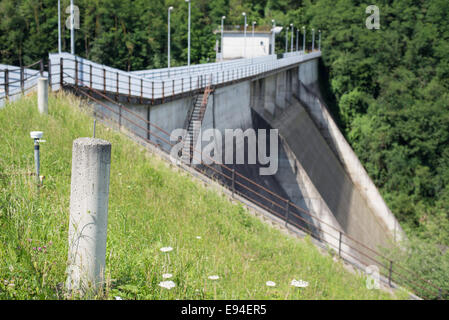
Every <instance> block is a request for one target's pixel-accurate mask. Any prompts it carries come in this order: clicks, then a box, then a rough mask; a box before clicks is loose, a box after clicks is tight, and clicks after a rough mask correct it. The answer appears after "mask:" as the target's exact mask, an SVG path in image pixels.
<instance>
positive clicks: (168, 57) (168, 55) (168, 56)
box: [167, 7, 173, 76]
mask: <svg viewBox="0 0 449 320" xmlns="http://www.w3.org/2000/svg"><path fill="white" fill-rule="evenodd" d="M172 10H173V7H169V8H168V47H167V48H168V53H167V60H168V61H167V65H168V76H170V32H171V30H170V12H171V11H172Z"/></svg>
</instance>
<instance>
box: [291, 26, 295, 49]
mask: <svg viewBox="0 0 449 320" xmlns="http://www.w3.org/2000/svg"><path fill="white" fill-rule="evenodd" d="M290 27H292V41H291V46H290V52H293V36H294V35H295V27H294V26H293V23H291V24H290Z"/></svg>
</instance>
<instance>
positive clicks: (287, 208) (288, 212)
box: [285, 199, 290, 227]
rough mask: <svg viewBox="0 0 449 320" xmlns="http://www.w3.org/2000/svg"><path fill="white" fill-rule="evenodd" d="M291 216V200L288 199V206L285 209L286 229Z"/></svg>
mask: <svg viewBox="0 0 449 320" xmlns="http://www.w3.org/2000/svg"><path fill="white" fill-rule="evenodd" d="M289 214H290V200H289V199H287V206H286V208H285V227H287V224H288V216H289Z"/></svg>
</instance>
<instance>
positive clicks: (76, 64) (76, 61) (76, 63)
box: [75, 59, 78, 88]
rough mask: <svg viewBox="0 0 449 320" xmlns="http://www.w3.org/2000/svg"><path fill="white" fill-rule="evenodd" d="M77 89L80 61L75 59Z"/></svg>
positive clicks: (76, 85)
mask: <svg viewBox="0 0 449 320" xmlns="http://www.w3.org/2000/svg"><path fill="white" fill-rule="evenodd" d="M75 87H76V88H78V60H76V59H75Z"/></svg>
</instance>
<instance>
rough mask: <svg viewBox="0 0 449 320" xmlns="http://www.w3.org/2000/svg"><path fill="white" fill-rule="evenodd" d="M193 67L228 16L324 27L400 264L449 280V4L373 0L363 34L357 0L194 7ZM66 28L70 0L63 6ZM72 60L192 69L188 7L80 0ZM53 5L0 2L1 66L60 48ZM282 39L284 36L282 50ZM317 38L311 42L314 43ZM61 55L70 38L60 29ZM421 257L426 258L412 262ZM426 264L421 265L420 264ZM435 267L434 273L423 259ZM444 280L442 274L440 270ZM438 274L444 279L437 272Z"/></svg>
mask: <svg viewBox="0 0 449 320" xmlns="http://www.w3.org/2000/svg"><path fill="white" fill-rule="evenodd" d="M191 1H192V63H205V62H208V61H214V60H215V54H216V53H215V46H216V41H217V39H218V36H217V35H216V34H214V30H218V28H219V25H220V21H221V17H222V16H223V15H224V16H226V21H225V24H226V25H243V17H242V12H246V13H247V16H248V21H256V22H257V25H258V26H269V25H271V21H272V19H274V20H275V21H276V24H277V25H279V26H287V25H289V24H290V23H293V24H294V25H295V26H296V27H302V26H303V25H304V26H307V30H309V32H308V37H310V30H311V28H315V29H316V30H318V29H320V30H321V31H322V45H321V47H322V52H323V58H322V62H321V65H320V76H321V86H322V91H323V92H324V97H325V100H326V102H327V104H328V106H329V108H330V110H331V112H332V114H333V116H334V117H335V119H336V120H337V122H338V124H339V126H340V128H341V130H342V131H343V133H344V134H345V136H346V138H347V139H348V141H349V142H350V144H351V146H352V147H353V149H354V150H355V152H356V153H357V155H358V156H359V158H360V160H361V161H362V163H363V164H364V166H365V168H366V169H367V171H368V173H369V175H370V176H371V178H372V179H373V181H374V182H375V184H376V185H377V187H378V188H379V190H380V192H381V194H382V196H383V197H384V199H385V200H386V202H387V204H388V205H389V207H390V209H391V211H392V212H393V213H394V214H395V215H396V217H397V218H398V219H399V220H400V222H401V225H402V227H403V228H404V229H405V230H406V232H407V235H408V236H409V240H410V243H409V246H410V249H413V250H417V251H412V252H418V254H416V253H411V254H410V253H409V251H407V252H406V253H403V252H402V253H395V254H398V255H399V254H402V255H403V259H404V260H405V261H406V262H407V263H409V265H411V266H413V267H414V268H415V269H416V270H420V272H421V273H422V274H423V275H428V276H429V277H432V278H433V279H434V280H436V281H437V282H439V283H440V284H443V283H445V284H446V285H447V283H448V280H447V279H448V278H449V275H448V273H449V271H448V269H449V250H448V248H449V216H448V212H449V19H448V16H449V1H447V0H377V1H375V3H374V4H375V5H377V6H378V7H379V9H380V29H378V30H376V29H372V30H370V29H368V28H367V27H366V25H365V21H366V18H367V17H368V15H367V14H366V12H365V8H366V7H367V6H368V5H371V4H373V3H371V2H366V1H359V0H252V1H249V0H191ZM61 2H62V5H61V6H62V8H63V10H62V11H63V14H62V21H63V25H65V21H66V19H67V17H68V14H67V13H66V11H65V8H67V7H68V6H69V3H70V1H69V0H63V1H61ZM75 4H76V5H77V6H78V7H79V9H80V29H79V30H76V52H77V54H78V55H80V56H83V57H86V58H88V59H91V60H94V61H97V62H101V63H104V64H107V65H110V66H113V67H117V68H120V69H124V70H141V69H150V68H160V67H165V66H166V63H167V62H166V61H167V8H168V7H169V6H173V7H174V9H173V11H172V13H171V34H172V39H171V40H172V47H171V52H172V66H173V65H183V64H185V63H186V61H187V3H186V2H185V1H184V0H135V1H131V0H108V1H105V0H89V1H87V0H76V1H75ZM57 37H58V30H57V1H56V0H2V1H1V2H0V63H6V64H13V65H17V66H20V65H27V64H30V63H32V62H34V61H36V60H38V59H41V58H46V57H47V54H48V52H56V51H57V45H58V41H57ZM284 37H285V34H284V33H281V35H279V36H278V37H277V41H278V42H277V47H276V50H277V52H279V53H280V52H283V50H284V48H283V45H282V43H283V39H284ZM308 41H310V38H308ZM62 46H63V51H70V33H69V30H68V29H67V28H66V27H65V26H64V28H63V43H62ZM417 255H419V256H420V258H417V257H416V256H417ZM423 257H424V258H423ZM429 261H430V262H433V263H435V264H437V265H439V266H440V268H439V271H438V270H437V271H438V272H437V271H435V270H434V269H430V268H427V267H426V266H427V263H428V262H429ZM439 272H440V273H439ZM440 274H441V275H442V276H440Z"/></svg>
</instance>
